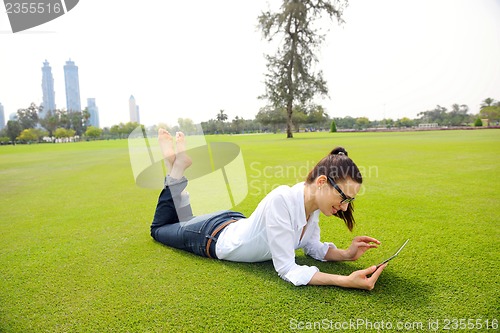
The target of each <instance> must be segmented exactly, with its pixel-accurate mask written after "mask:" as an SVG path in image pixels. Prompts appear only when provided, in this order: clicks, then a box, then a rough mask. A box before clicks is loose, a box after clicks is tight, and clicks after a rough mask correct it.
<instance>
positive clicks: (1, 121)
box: [0, 103, 5, 130]
mask: <svg viewBox="0 0 500 333" xmlns="http://www.w3.org/2000/svg"><path fill="white" fill-rule="evenodd" d="M4 127H5V113H4V110H3V105H2V103H0V130H1V129H2V128H4Z"/></svg>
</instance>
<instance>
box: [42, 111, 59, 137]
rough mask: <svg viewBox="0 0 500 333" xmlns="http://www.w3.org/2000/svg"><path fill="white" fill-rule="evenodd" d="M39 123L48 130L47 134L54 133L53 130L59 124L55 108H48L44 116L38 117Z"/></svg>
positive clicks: (51, 134)
mask: <svg viewBox="0 0 500 333" xmlns="http://www.w3.org/2000/svg"><path fill="white" fill-rule="evenodd" d="M39 122H40V125H41V126H42V127H43V128H45V129H46V130H47V131H48V132H49V136H53V135H54V131H55V130H56V128H57V127H58V126H59V115H58V113H57V110H56V111H54V112H52V110H49V111H48V112H47V114H46V115H45V118H42V119H40V121H39Z"/></svg>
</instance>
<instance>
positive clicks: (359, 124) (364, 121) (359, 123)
mask: <svg viewBox="0 0 500 333" xmlns="http://www.w3.org/2000/svg"><path fill="white" fill-rule="evenodd" d="M369 125H370V119H368V118H366V117H359V118H356V128H357V129H364V128H368V126H369Z"/></svg>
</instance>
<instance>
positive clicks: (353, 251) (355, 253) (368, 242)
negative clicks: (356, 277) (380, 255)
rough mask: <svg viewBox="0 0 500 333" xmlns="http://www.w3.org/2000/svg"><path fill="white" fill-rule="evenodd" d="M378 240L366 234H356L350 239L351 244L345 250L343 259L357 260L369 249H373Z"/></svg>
mask: <svg viewBox="0 0 500 333" xmlns="http://www.w3.org/2000/svg"><path fill="white" fill-rule="evenodd" d="M378 245H380V242H379V241H378V240H376V239H375V238H372V237H368V236H357V237H354V239H353V240H352V244H351V246H349V248H348V249H347V250H345V254H344V256H345V257H344V258H345V259H344V260H357V259H358V258H359V257H361V256H362V255H363V254H364V253H365V252H366V251H368V250H369V249H375V248H377V247H378Z"/></svg>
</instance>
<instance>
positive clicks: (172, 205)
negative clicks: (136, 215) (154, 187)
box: [151, 177, 245, 258]
mask: <svg viewBox="0 0 500 333" xmlns="http://www.w3.org/2000/svg"><path fill="white" fill-rule="evenodd" d="M186 186H187V179H186V178H184V177H183V178H182V179H181V180H179V181H177V182H176V183H175V184H171V185H166V186H165V188H164V189H163V190H162V191H161V193H160V197H159V198H158V204H157V205H156V211H155V215H154V218H153V223H152V224H151V237H153V238H154V239H155V240H156V241H158V242H160V243H162V244H165V245H167V246H170V247H174V248H176V249H180V250H184V251H188V252H191V253H194V254H197V255H199V256H202V257H208V256H210V257H212V258H217V256H216V253H215V243H216V242H217V238H216V236H217V235H218V234H219V233H218V234H217V235H214V236H215V237H212V234H213V232H214V231H215V229H217V227H219V226H220V225H221V224H223V223H225V222H227V221H229V220H239V219H241V218H244V217H245V216H244V215H243V214H241V213H238V212H233V211H230V210H226V211H220V212H216V213H212V214H206V215H200V216H193V213H192V210H191V205H189V204H188V205H187V206H184V207H180V201H181V192H182V191H183V190H184V189H185V188H186ZM176 207H177V209H176ZM209 239H212V242H211V245H210V249H209V253H207V249H206V246H207V243H208V240H209Z"/></svg>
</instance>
